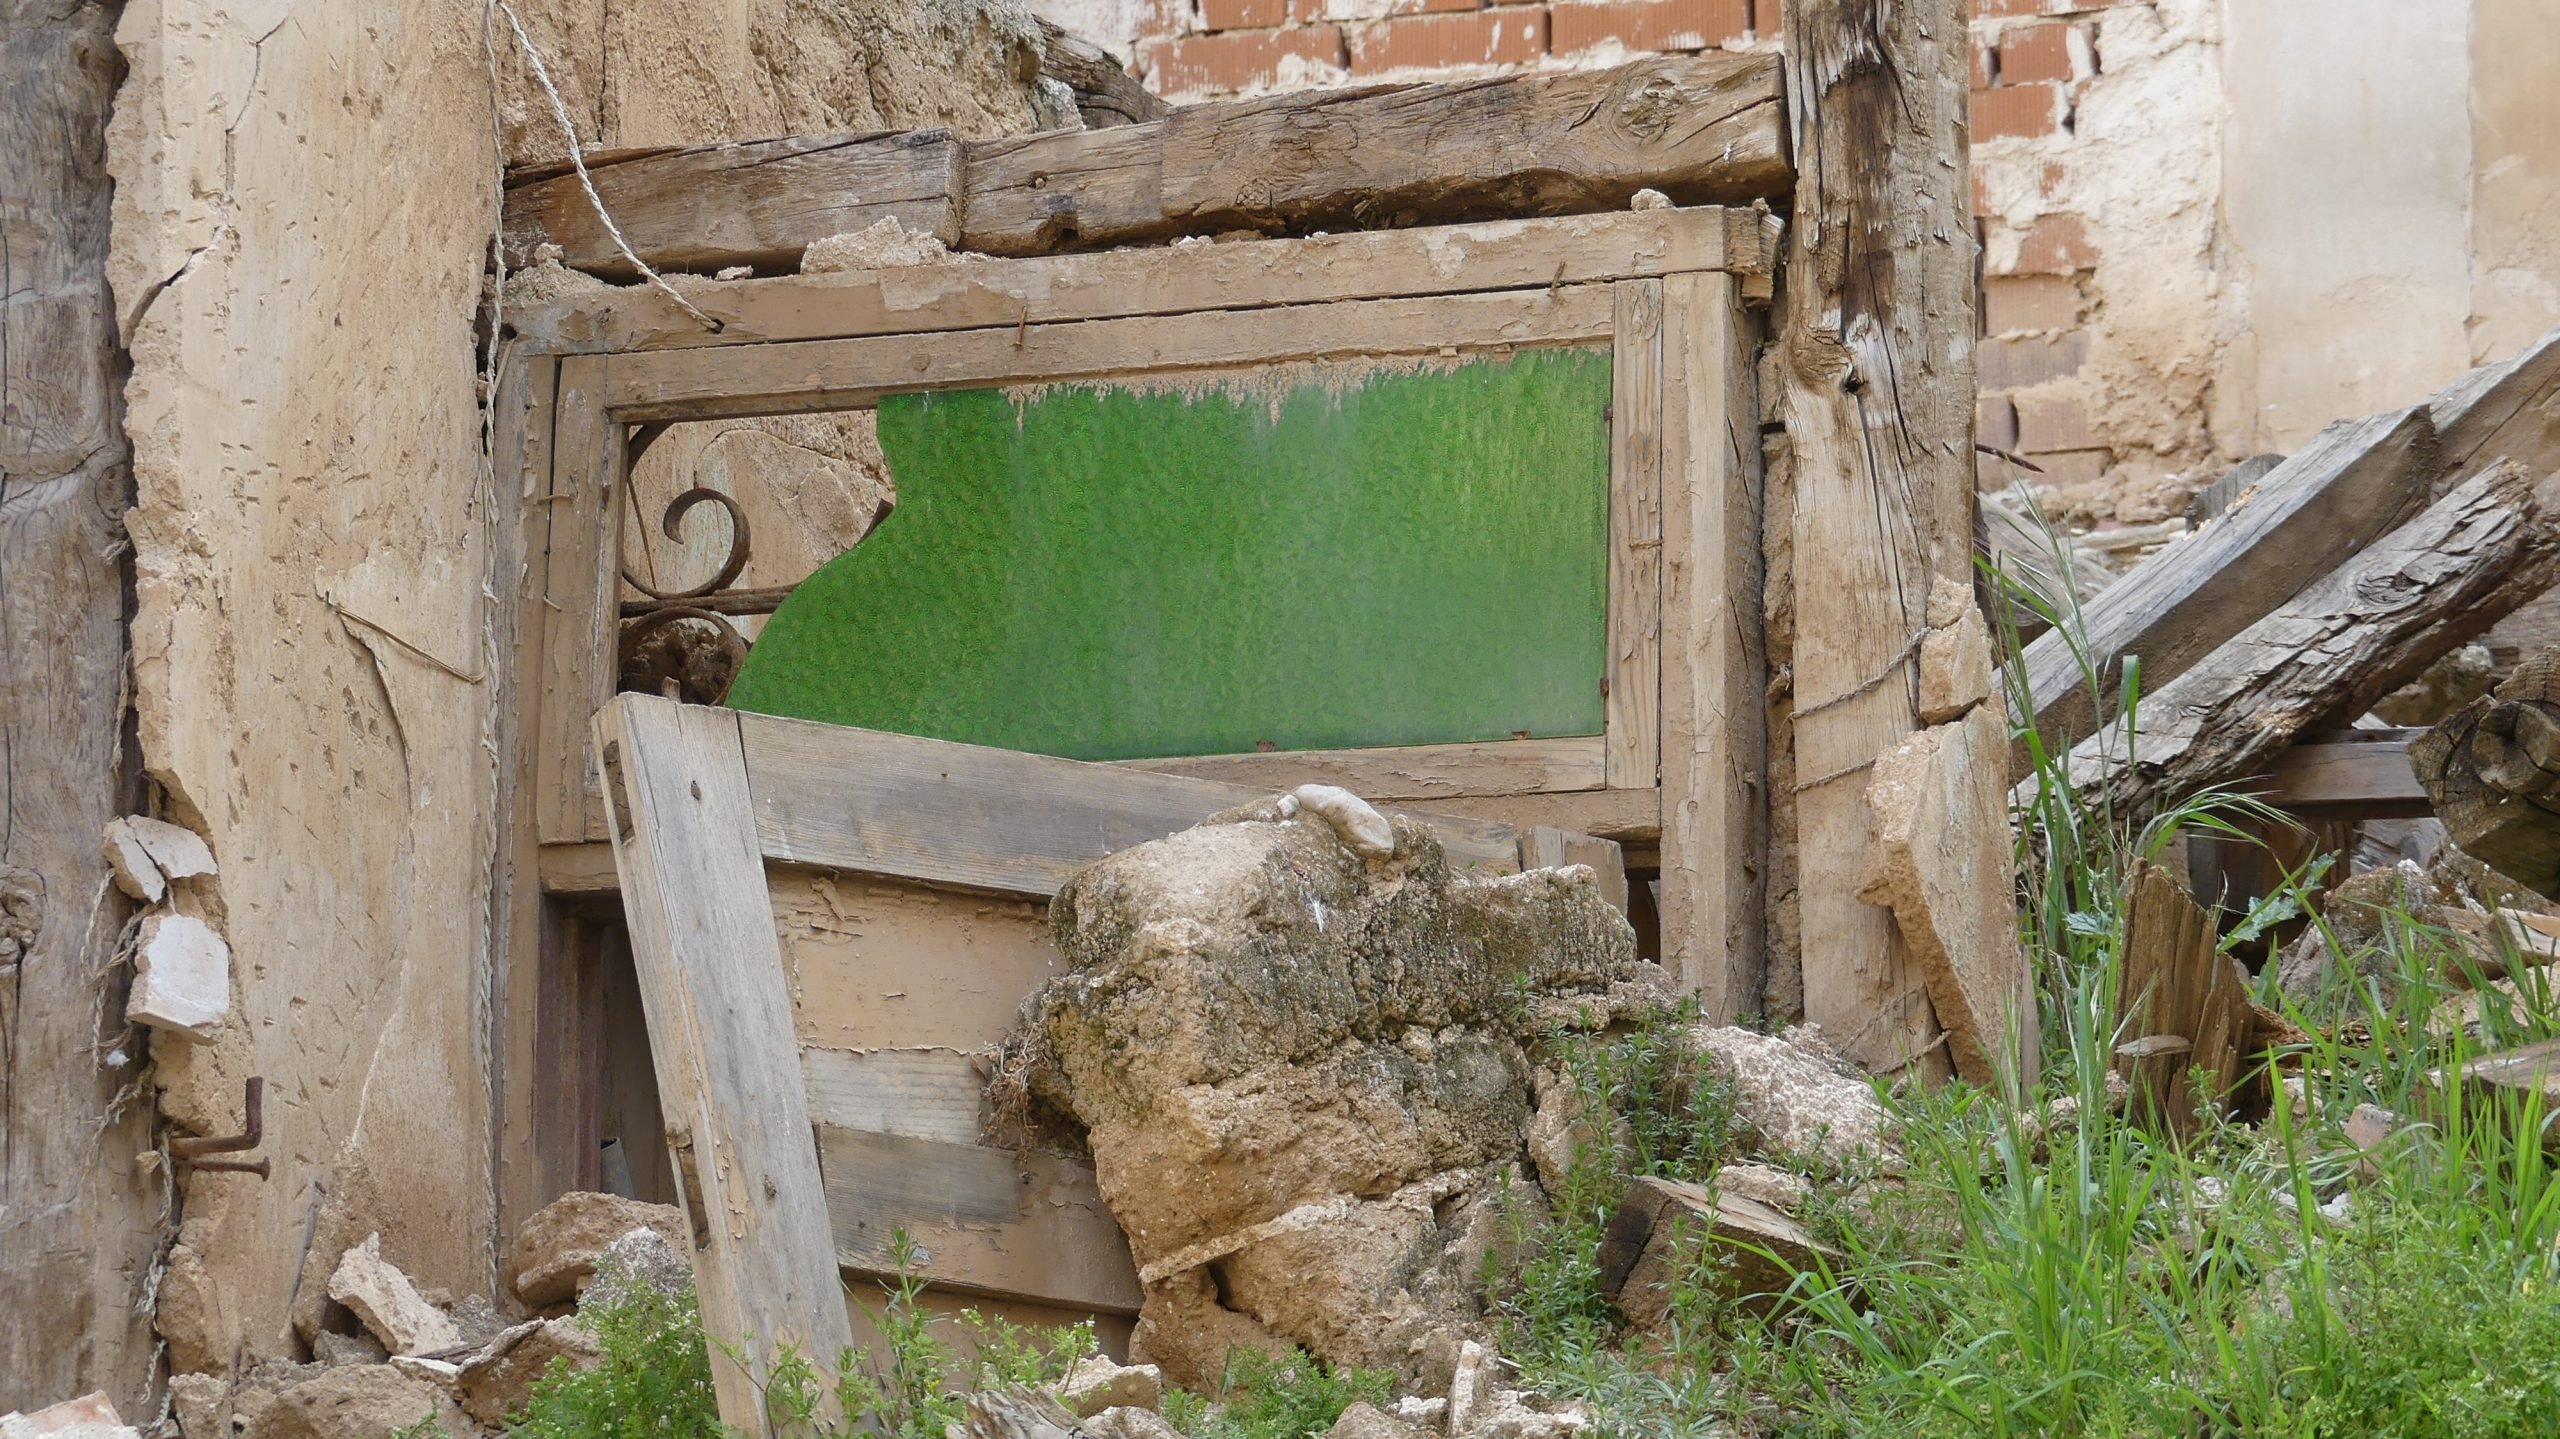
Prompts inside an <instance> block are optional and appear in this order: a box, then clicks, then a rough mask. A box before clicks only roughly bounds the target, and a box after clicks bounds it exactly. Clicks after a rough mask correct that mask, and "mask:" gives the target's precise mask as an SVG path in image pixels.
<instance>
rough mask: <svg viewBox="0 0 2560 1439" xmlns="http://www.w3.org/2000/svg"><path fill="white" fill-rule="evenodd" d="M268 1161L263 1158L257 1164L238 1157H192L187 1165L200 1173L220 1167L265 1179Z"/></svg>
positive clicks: (233, 1172) (234, 1172)
mask: <svg viewBox="0 0 2560 1439" xmlns="http://www.w3.org/2000/svg"><path fill="white" fill-rule="evenodd" d="M267 1163H268V1162H267V1161H266V1160H263V1159H261V1160H259V1161H258V1162H257V1163H255V1164H248V1163H244V1162H242V1161H240V1160H237V1159H190V1160H188V1161H187V1167H188V1168H189V1169H192V1170H194V1171H196V1172H197V1173H198V1174H202V1173H203V1172H204V1171H206V1170H208V1169H220V1170H224V1171H227V1172H229V1173H232V1174H254V1175H256V1176H258V1177H259V1178H260V1179H264V1178H266V1177H267Z"/></svg>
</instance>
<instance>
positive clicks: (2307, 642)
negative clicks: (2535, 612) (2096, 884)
mask: <svg viewBox="0 0 2560 1439" xmlns="http://www.w3.org/2000/svg"><path fill="white" fill-rule="evenodd" d="M2555 576H2560V526H2555V523H2554V517H2553V516H2552V515H2550V514H2549V513H2547V512H2546V511H2544V510H2543V508H2542V507H2541V505H2540V503H2539V502H2538V501H2537V500H2536V499H2535V496H2534V483H2533V477H2532V476H2530V475H2528V474H2527V472H2526V471H2524V470H2523V469H2522V468H2520V467H2518V466H2516V465H2514V464H2512V463H2505V464H2501V465H2499V466H2497V467H2495V468H2493V469H2491V470H2490V471H2488V472H2487V473H2484V474H2481V475H2479V476H2477V477H2475V478H2473V479H2472V480H2470V481H2469V482H2467V483H2465V484H2463V485H2461V486H2459V487H2457V488H2456V489H2454V490H2453V491H2452V492H2450V493H2449V494H2447V495H2446V496H2445V497H2444V498H2443V499H2441V500H2438V501H2437V502H2436V503H2435V504H2433V505H2431V506H2429V507H2428V508H2427V509H2426V510H2425V511H2423V512H2422V513H2420V514H2419V515H2418V517H2417V518H2415V519H2413V520H2411V521H2409V523H2407V524H2405V525H2402V526H2401V527H2400V528H2398V529H2396V530H2394V531H2392V532H2391V533H2390V534H2388V535H2386V536H2384V537H2383V538H2382V539H2380V540H2378V541H2376V542H2375V543H2374V544H2373V545H2371V546H2370V547H2368V548H2367V549H2366V550H2365V551H2364V552H2363V553H2362V554H2360V555H2358V556H2356V557H2355V558H2354V559H2352V560H2350V561H2348V562H2347V563H2345V564H2343V565H2340V566H2339V567H2338V568H2337V569H2335V570H2333V571H2331V572H2330V573H2329V574H2328V575H2327V576H2326V577H2325V578H2323V579H2321V580H2320V581H2318V582H2317V583H2315V584H2313V585H2312V586H2310V587H2309V588H2307V589H2305V590H2304V591H2302V593H2301V594H2299V595H2297V596H2295V597H2294V598H2293V599H2292V600H2291V601H2290V602H2288V603H2286V604H2285V605H2284V606H2283V607H2281V608H2279V609H2278V610H2276V611H2275V612H2274V613H2273V614H2270V615H2268V616H2267V617H2266V618H2265V619H2262V620H2260V621H2258V622H2257V623H2256V624H2254V625H2251V626H2250V627H2249V628H2247V629H2246V630H2243V631H2241V632H2240V633H2239V634H2238V635H2236V636H2234V637H2233V638H2232V639H2230V640H2229V641H2227V642H2225V643H2224V644H2223V645H2222V646H2221V648H2219V649H2216V650H2215V651H2214V652H2213V653H2212V654H2210V655H2207V656H2206V657H2205V658H2204V659H2203V660H2201V661H2200V662H2198V663H2197V664H2196V665H2195V666H2194V667H2192V668H2190V669H2189V670H2188V671H2187V672H2186V673H2185V674H2182V675H2180V676H2179V677H2178V678H2177V679H2175V680H2172V681H2171V682H2170V683H2168V684H2167V685H2164V686H2162V687H2161V688H2159V689H2158V690H2156V691H2153V692H2151V693H2149V694H2147V695H2145V696H2144V698H2143V701H2142V708H2141V713H2140V715H2139V716H2138V718H2139V720H2140V725H2139V729H2138V731H2137V732H2136V733H2135V735H2134V736H2133V739H2134V744H2135V745H2136V746H2138V748H2135V749H2134V750H2133V751H2132V752H2131V754H2130V755H2129V756H2128V753H2127V744H2126V731H2125V726H2124V724H2123V722H2122V721H2118V722H2116V723H2114V724H2111V725H2109V726H2108V727H2107V728H2106V729H2104V730H2101V731H2099V732H2098V733H2097V734H2095V735H2093V736H2091V737H2090V738H2088V739H2086V740H2083V741H2082V742H2081V743H2080V744H2079V745H2078V746H2076V747H2074V748H2073V750H2072V751H2071V755H2070V765H2071V774H2072V777H2073V780H2074V782H2075V783H2076V784H2077V785H2078V786H2079V787H2080V789H2081V792H2082V794H2083V795H2084V796H2085V797H2088V798H2091V799H2093V800H2094V799H2096V798H2098V797H2101V796H2103V797H2104V798H2105V799H2106V800H2107V801H2108V802H2110V803H2112V804H2113V805H2114V806H2115V812H2116V813H2117V814H2119V815H2134V814H2141V813H2145V812H2148V811H2149V810H2151V809H2152V808H2154V807H2156V806H2157V805H2159V804H2162V803H2167V802H2174V801H2175V800H2176V799H2177V798H2179V797H2181V796H2183V795H2186V794H2189V793H2192V792H2193V791H2195V790H2196V789H2197V788H2199V787H2201V786H2203V785H2207V784H2212V783H2215V782H2217V781H2220V780H2230V779H2238V778H2240V777H2242V776H2245V775H2251V774H2256V773H2259V772H2261V771H2262V770H2263V769H2264V768H2265V767H2266V766H2267V765H2268V763H2269V762H2271V761H2272V760H2273V759H2274V758H2275V755H2276V753H2277V751H2279V750H2281V749H2283V748H2284V747H2285V746H2286V745H2287V744H2289V743H2290V742H2291V741H2292V740H2293V738H2294V737H2295V736H2296V735H2299V734H2303V733H2305V732H2307V731H2310V730H2314V729H2318V728H2322V727H2326V726H2332V725H2338V724H2343V723H2345V722H2347V721H2348V720H2350V719H2352V718H2354V717H2355V716H2356V715H2359V714H2362V713H2363V712H2364V711H2365V710H2367V709H2369V708H2371V707H2372V705H2373V703H2374V701H2376V700H2378V699H2380V698H2381V697H2382V696H2383V695H2386V694H2388V693H2390V692H2391V691H2392V690H2393V689H2396V688H2398V687H2399V686H2400V685H2402V684H2405V683H2407V682H2408V681H2409V680H2410V679H2411V678H2412V677H2414V676H2415V675H2416V674H2417V673H2418V672H2419V671H2420V670H2422V669H2424V668H2426V667H2427V665H2429V664H2431V663H2433V662H2434V661H2435V660H2436V659H2437V658H2439V657H2441V656H2442V655H2444V654H2446V653H2447V652H2449V651H2451V650H2453V649H2454V648H2456V647H2457V646H2459V645H2461V644H2462V643H2464V642H2465V641H2467V640H2469V639H2471V638H2472V637H2473V636H2475V635H2477V634H2479V633H2480V632H2482V631H2483V630H2486V629H2487V628H2488V627H2489V626H2490V625H2492V624H2495V623H2496V622H2497V621H2498V619H2499V618H2500V617H2501V616H2503V615H2505V614H2506V613H2508V612H2509V611H2511V610H2513V609H2515V608H2516V607H2517V606H2519V605H2521V604H2523V603H2524V602H2525V601H2526V600H2529V599H2531V598H2533V597H2534V596H2535V595H2537V594H2540V593H2541V592H2542V591H2543V590H2545V589H2548V588H2549V587H2550V586H2551V583H2552V580H2553V578H2554V577H2555Z"/></svg>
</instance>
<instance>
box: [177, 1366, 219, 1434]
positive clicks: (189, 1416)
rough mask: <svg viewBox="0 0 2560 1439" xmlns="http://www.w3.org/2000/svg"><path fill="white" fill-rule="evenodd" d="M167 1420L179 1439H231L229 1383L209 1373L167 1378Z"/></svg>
mask: <svg viewBox="0 0 2560 1439" xmlns="http://www.w3.org/2000/svg"><path fill="white" fill-rule="evenodd" d="M169 1417H170V1418H172V1419H174V1420H176V1421H177V1422H178V1439H231V1381H230V1380H228V1379H223V1378H219V1377H217V1376H215V1375H211V1374H172V1375H170V1376H169Z"/></svg>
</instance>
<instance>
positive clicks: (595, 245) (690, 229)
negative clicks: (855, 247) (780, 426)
mask: <svg viewBox="0 0 2560 1439" xmlns="http://www.w3.org/2000/svg"><path fill="white" fill-rule="evenodd" d="M587 169H588V173H589V175H591V176H592V177H593V178H594V180H595V186H596V194H597V195H598V196H599V197H601V198H602V199H603V200H604V204H605V208H606V209H607V210H609V211H611V212H612V214H613V218H614V222H615V223H616V224H617V225H619V226H620V227H621V229H622V233H623V237H624V238H625V239H627V240H629V241H630V242H631V245H632V248H633V249H634V250H635V251H637V252H638V253H639V255H640V257H641V258H642V259H644V260H647V261H648V262H649V263H650V264H651V265H652V266H655V267H656V268H658V269H661V270H699V271H702V272H703V273H706V274H708V273H709V272H711V271H713V270H717V269H720V268H723V267H724V266H729V265H754V266H756V267H758V268H761V269H789V268H791V267H793V266H796V265H798V264H799V263H800V253H801V251H803V250H806V249H807V248H808V247H809V246H810V244H811V243H813V242H815V241H818V240H823V239H825V238H826V237H827V236H829V235H839V234H843V233H845V232H847V231H850V230H861V229H866V228H868V227H870V226H871V225H874V224H877V223H878V222H879V221H881V220H883V219H895V220H896V221H897V222H898V223H899V224H901V225H903V226H905V227H906V228H907V229H909V230H912V231H915V232H917V233H919V234H926V235H931V236H933V237H934V238H935V239H938V240H940V241H942V242H943V243H945V244H951V243H954V242H956V241H957V240H958V239H959V238H960V204H959V194H960V174H961V154H960V143H959V142H958V141H957V140H955V139H953V138H952V136H951V132H950V131H948V130H919V131H915V132H913V133H908V134H881V133H877V132H874V133H870V134H840V135H793V136H787V137H784V138H782V139H777V140H747V141H741V142H736V143H731V144H721V145H697V146H692V147H689V148H686V149H681V150H666V151H661V152H657V153H654V154H653V153H646V152H643V153H640V154H637V155H634V156H632V157H630V158H627V159H623V160H621V161H619V162H618V163H600V162H598V161H596V160H590V161H589V162H588V166H587ZM546 243H547V244H553V245H558V246H559V247H560V248H561V250H562V251H563V252H564V253H563V255H562V257H561V263H563V264H565V265H567V266H568V267H569V268H570V269H573V270H583V271H586V272H587V273H589V274H592V275H603V276H606V277H608V278H611V279H617V280H635V279H638V278H639V274H640V272H639V271H638V270H636V269H633V268H632V266H631V263H630V262H629V261H628V260H626V259H624V258H623V256H622V252H621V250H620V248H619V247H617V246H616V245H615V244H614V241H613V237H612V235H611V234H609V233H607V231H606V230H605V227H604V222H603V221H602V220H600V219H598V218H597V216H596V211H595V206H594V205H593V204H592V203H591V202H590V201H589V200H588V199H587V195H586V191H585V189H584V188H583V187H581V186H580V185H579V183H578V177H577V176H576V175H575V174H566V175H558V176H554V177H551V178H548V179H540V180H533V181H531V182H529V183H524V184H517V185H511V186H510V187H509V188H508V190H507V195H506V244H507V264H508V265H509V266H510V267H513V268H519V269H521V268H523V267H524V266H527V265H530V264H532V263H533V252H534V250H535V248H536V247H537V246H540V245H543V244H546Z"/></svg>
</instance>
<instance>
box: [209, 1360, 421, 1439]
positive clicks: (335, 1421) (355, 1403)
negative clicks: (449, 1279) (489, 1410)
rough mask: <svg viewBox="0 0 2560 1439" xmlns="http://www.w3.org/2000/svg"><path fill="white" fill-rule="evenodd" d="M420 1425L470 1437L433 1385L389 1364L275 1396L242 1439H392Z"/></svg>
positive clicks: (352, 1368)
mask: <svg viewBox="0 0 2560 1439" xmlns="http://www.w3.org/2000/svg"><path fill="white" fill-rule="evenodd" d="M422 1422H433V1423H434V1424H436V1425H438V1426H439V1427H441V1428H442V1429H443V1431H444V1432H445V1434H447V1435H448V1436H451V1439H463V1436H465V1435H467V1434H469V1433H470V1432H471V1431H470V1429H469V1428H468V1425H467V1422H466V1421H465V1420H464V1419H463V1417H462V1411H461V1410H460V1409H458V1408H456V1407H454V1404H453V1401H452V1400H450V1399H448V1398H446V1397H445V1396H444V1395H443V1394H441V1393H438V1392H437V1391H436V1389H435V1387H434V1386H433V1385H430V1384H426V1383H423V1382H421V1381H419V1380H416V1379H412V1378H410V1377H409V1376H408V1375H406V1374H403V1373H401V1372H400V1371H399V1370H397V1369H394V1368H392V1367H391V1366H390V1365H388V1364H350V1365H347V1366H345V1367H343V1368H338V1369H329V1370H324V1371H322V1372H321V1373H320V1375H319V1376H318V1377H316V1378H313V1379H308V1380H305V1381H304V1382H302V1383H300V1384H296V1385H294V1386H293V1387H292V1388H289V1389H287V1390H285V1391H284V1392H282V1393H280V1394H278V1395H276V1396H275V1399H274V1400H273V1402H271V1403H269V1404H267V1405H266V1407H264V1408H263V1409H260V1410H259V1411H258V1415H257V1417H256V1418H255V1419H252V1420H251V1421H249V1424H248V1426H247V1427H246V1428H245V1429H243V1430H242V1431H241V1436H240V1439H391V1436H392V1435H394V1434H397V1433H399V1432H400V1431H402V1430H404V1429H410V1428H413V1427H415V1426H416V1425H418V1424H420V1423H422Z"/></svg>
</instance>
